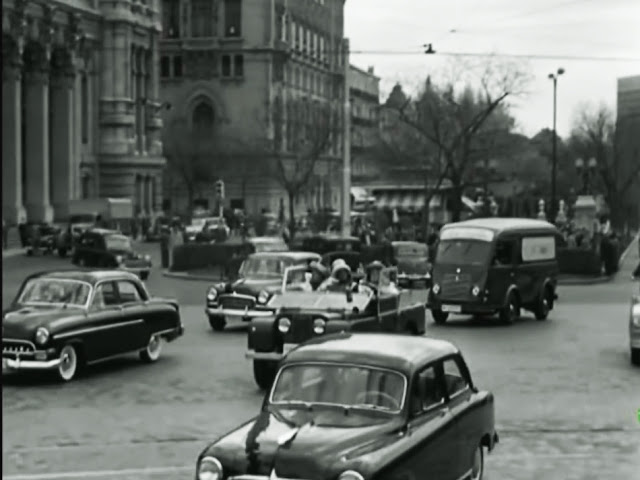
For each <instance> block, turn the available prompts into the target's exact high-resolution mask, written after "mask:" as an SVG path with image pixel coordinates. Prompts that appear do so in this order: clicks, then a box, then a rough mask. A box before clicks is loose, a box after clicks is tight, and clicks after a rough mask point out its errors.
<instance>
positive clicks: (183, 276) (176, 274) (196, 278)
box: [162, 270, 225, 282]
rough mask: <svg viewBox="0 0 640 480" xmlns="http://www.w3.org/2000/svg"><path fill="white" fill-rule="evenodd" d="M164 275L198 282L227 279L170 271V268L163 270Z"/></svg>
mask: <svg viewBox="0 0 640 480" xmlns="http://www.w3.org/2000/svg"><path fill="white" fill-rule="evenodd" d="M162 276H163V277H167V278H177V279H180V280H190V281H196V282H224V281H225V280H224V279H222V278H220V277H213V276H209V275H192V274H190V273H186V272H170V271H169V270H163V271H162Z"/></svg>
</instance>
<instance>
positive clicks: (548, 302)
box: [533, 288, 553, 321]
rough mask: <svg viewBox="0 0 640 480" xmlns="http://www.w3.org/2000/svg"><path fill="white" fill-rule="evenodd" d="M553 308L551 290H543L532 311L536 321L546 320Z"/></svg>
mask: <svg viewBox="0 0 640 480" xmlns="http://www.w3.org/2000/svg"><path fill="white" fill-rule="evenodd" d="M552 308H553V293H551V289H549V288H545V289H544V293H543V294H542V295H540V298H539V299H538V302H537V304H536V307H535V309H534V311H533V313H534V315H535V316H536V320H540V321H542V320H546V319H547V317H549V312H550V311H551V309H552Z"/></svg>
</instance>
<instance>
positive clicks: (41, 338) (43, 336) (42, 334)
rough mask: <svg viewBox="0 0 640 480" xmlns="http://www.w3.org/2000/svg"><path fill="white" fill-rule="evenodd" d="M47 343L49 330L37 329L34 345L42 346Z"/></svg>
mask: <svg viewBox="0 0 640 480" xmlns="http://www.w3.org/2000/svg"><path fill="white" fill-rule="evenodd" d="M48 341H49V330H47V329H46V328H44V327H40V328H38V330H36V343H37V344H38V345H44V344H45V343H47V342H48Z"/></svg>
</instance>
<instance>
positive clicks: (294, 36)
mask: <svg viewBox="0 0 640 480" xmlns="http://www.w3.org/2000/svg"><path fill="white" fill-rule="evenodd" d="M291 43H292V44H293V48H295V49H296V50H297V49H298V25H297V24H296V22H294V21H293V20H291Z"/></svg>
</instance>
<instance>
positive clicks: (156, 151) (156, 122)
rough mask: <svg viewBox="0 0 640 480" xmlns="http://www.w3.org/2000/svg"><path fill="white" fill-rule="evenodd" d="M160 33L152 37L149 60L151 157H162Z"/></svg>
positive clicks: (148, 117) (148, 133) (149, 142)
mask: <svg viewBox="0 0 640 480" xmlns="http://www.w3.org/2000/svg"><path fill="white" fill-rule="evenodd" d="M158 37H159V35H158V33H155V32H154V33H153V35H152V37H151V52H150V54H149V55H148V58H147V97H148V98H149V99H150V100H151V102H149V103H148V105H149V107H150V108H149V109H148V110H147V111H148V115H147V145H148V147H147V148H148V151H149V154H150V155H153V156H156V157H159V156H160V155H162V139H161V130H162V117H161V111H162V103H161V102H160V71H159V68H160V67H159V65H160V58H159V57H160V50H159V42H158Z"/></svg>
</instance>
